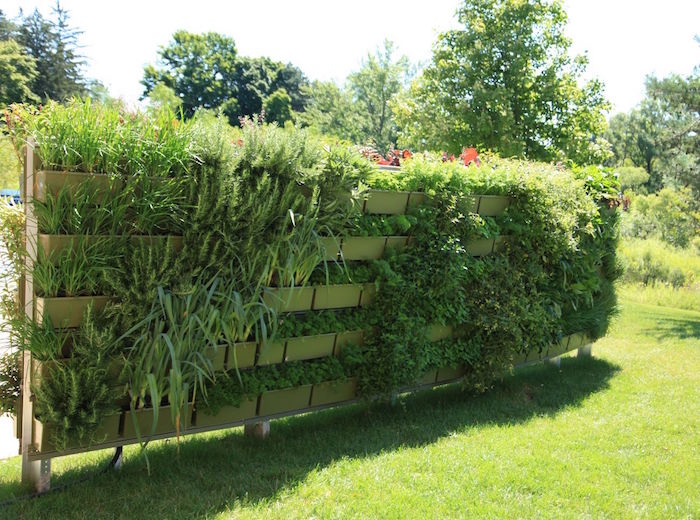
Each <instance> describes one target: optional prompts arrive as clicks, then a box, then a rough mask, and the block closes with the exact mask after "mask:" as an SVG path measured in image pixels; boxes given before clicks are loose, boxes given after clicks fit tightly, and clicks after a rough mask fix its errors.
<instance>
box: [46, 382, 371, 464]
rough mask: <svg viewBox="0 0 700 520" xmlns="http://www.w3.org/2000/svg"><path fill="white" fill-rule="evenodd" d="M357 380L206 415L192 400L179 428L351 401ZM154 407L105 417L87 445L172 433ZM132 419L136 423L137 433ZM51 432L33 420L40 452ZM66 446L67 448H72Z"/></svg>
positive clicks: (290, 391) (277, 393) (279, 393)
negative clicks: (156, 414)
mask: <svg viewBox="0 0 700 520" xmlns="http://www.w3.org/2000/svg"><path fill="white" fill-rule="evenodd" d="M356 388H357V380H356V379H355V378H349V379H347V380H344V381H326V382H324V383H319V384H315V385H303V386H298V387H294V388H285V389H281V390H271V391H269V392H264V393H263V394H261V395H259V396H258V397H256V398H252V399H244V400H243V402H242V403H241V405H240V406H225V407H223V408H222V409H221V410H219V412H218V413H217V414H216V415H208V414H206V413H205V412H204V411H201V410H196V409H195V408H194V407H193V406H192V405H191V404H189V405H187V406H186V407H185V408H184V409H183V410H182V412H181V419H180V424H181V432H180V433H188V432H189V431H192V430H193V429H194V430H199V429H212V428H214V427H217V426H218V427H221V426H223V425H227V424H231V425H233V424H236V423H239V424H240V423H242V422H243V421H246V420H250V419H255V418H256V417H274V416H280V415H286V414H290V413H293V412H303V411H307V410H310V409H313V408H316V407H320V406H328V405H332V404H338V403H343V402H346V401H351V400H353V399H355V398H356ZM154 419H155V418H154V414H153V409H151V408H143V409H140V410H136V411H135V412H134V414H132V413H131V412H123V413H118V414H113V415H109V416H107V417H105V419H104V420H103V421H102V422H101V424H100V426H99V428H98V430H97V431H96V433H95V436H94V439H95V442H94V444H93V445H91V446H90V448H98V447H100V446H104V445H110V444H115V443H117V444H130V443H134V442H137V441H138V437H141V438H142V439H147V438H150V437H154V436H174V435H175V433H176V432H175V427H174V426H173V424H172V419H171V410H170V407H169V406H163V407H161V408H160V409H159V410H158V418H157V420H155V424H154ZM134 421H135V422H136V423H137V425H138V434H137V431H136V426H135V425H134ZM53 438H54V432H53V431H52V429H51V427H45V426H44V425H43V424H42V423H41V421H39V420H35V421H34V446H35V448H36V450H37V451H38V452H40V453H46V452H51V451H55V446H54V445H53V444H52V442H53ZM74 448H77V446H74V447H68V449H74Z"/></svg>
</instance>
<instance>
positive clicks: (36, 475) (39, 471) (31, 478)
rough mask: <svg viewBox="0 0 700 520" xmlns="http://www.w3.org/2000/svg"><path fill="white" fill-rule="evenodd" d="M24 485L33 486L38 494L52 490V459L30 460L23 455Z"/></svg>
mask: <svg viewBox="0 0 700 520" xmlns="http://www.w3.org/2000/svg"><path fill="white" fill-rule="evenodd" d="M22 483H23V484H24V483H28V484H31V485H32V487H33V488H34V490H35V491H36V492H37V493H46V492H47V491H48V490H49V489H51V459H44V460H29V459H28V458H27V456H26V455H23V456H22Z"/></svg>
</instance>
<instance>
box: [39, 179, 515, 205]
mask: <svg viewBox="0 0 700 520" xmlns="http://www.w3.org/2000/svg"><path fill="white" fill-rule="evenodd" d="M86 182H88V183H90V184H91V186H92V187H93V189H95V190H96V192H98V193H103V194H104V195H102V197H103V198H104V196H107V195H113V194H116V193H118V192H119V191H121V190H122V189H123V188H124V181H123V180H122V179H120V178H118V177H115V176H112V175H106V174H103V173H81V172H59V171H51V170H39V171H37V172H36V173H35V175H34V197H35V198H36V199H37V200H40V201H45V200H46V197H47V195H49V194H50V195H54V196H55V195H56V194H58V193H59V192H60V191H61V189H63V188H66V189H67V190H68V191H69V192H70V193H75V192H76V190H77V189H78V187H79V186H80V185H82V184H84V183H86ZM472 198H473V204H472V211H473V212H474V213H478V214H479V215H482V216H497V215H501V214H503V212H504V211H505V209H506V208H507V207H508V204H509V198H508V197H504V196H501V195H474V196H473V197H472ZM426 200H427V195H426V194H425V193H422V192H417V191H385V190H368V191H366V192H365V193H364V197H363V211H364V212H365V213H370V214H377V215H400V214H403V213H406V211H407V210H408V208H410V207H411V206H414V205H417V204H422V203H424V202H425V201H426ZM98 202H99V198H98Z"/></svg>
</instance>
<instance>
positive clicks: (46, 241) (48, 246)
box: [39, 234, 184, 259]
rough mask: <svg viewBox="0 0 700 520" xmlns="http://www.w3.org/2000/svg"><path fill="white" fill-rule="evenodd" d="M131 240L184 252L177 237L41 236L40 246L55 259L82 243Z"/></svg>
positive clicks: (133, 242)
mask: <svg viewBox="0 0 700 520" xmlns="http://www.w3.org/2000/svg"><path fill="white" fill-rule="evenodd" d="M127 237H128V239H129V241H130V242H131V243H132V244H146V245H154V244H159V243H162V242H164V241H170V244H171V245H172V246H173V248H174V249H175V250H176V251H180V250H182V247H183V245H184V242H183V238H182V237H181V236H175V235H44V234H40V235H39V246H40V247H41V250H42V251H43V252H44V253H46V254H47V255H51V256H52V257H53V258H54V259H55V258H57V256H58V255H59V254H60V253H62V252H63V251H64V250H66V249H71V248H73V247H76V246H77V245H78V244H80V243H81V242H82V243H84V244H86V245H91V246H92V245H94V244H99V243H100V242H102V243H107V242H109V241H110V240H122V239H124V238H127Z"/></svg>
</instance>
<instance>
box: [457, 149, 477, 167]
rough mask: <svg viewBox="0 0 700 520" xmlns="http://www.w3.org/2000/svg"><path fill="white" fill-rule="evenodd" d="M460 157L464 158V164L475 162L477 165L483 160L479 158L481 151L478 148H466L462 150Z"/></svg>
mask: <svg viewBox="0 0 700 520" xmlns="http://www.w3.org/2000/svg"><path fill="white" fill-rule="evenodd" d="M459 157H460V159H463V160H464V166H469V165H470V164H471V163H474V164H476V165H477V166H480V165H481V160H480V159H479V152H477V151H476V148H464V149H463V150H462V154H461V155H460V156H459Z"/></svg>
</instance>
